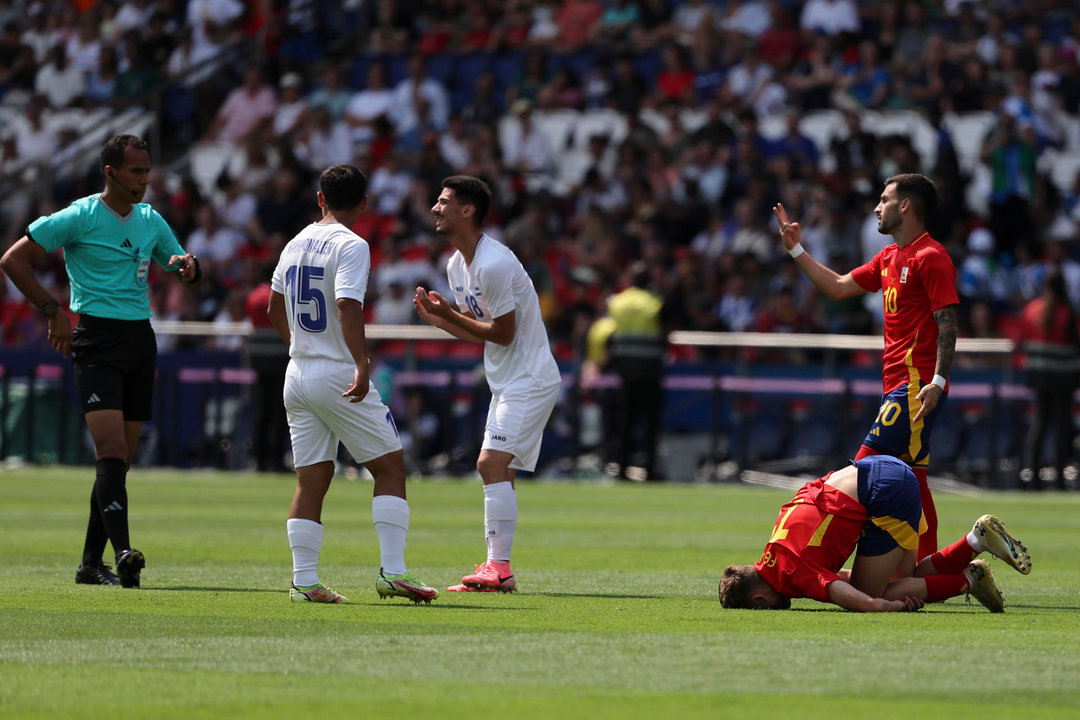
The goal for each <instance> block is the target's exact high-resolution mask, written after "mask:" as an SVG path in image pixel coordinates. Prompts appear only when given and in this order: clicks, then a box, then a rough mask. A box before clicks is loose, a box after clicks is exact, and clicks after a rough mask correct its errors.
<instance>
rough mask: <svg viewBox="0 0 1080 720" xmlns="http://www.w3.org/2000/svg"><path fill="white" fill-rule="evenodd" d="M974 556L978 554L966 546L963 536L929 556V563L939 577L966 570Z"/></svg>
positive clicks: (965, 537)
mask: <svg viewBox="0 0 1080 720" xmlns="http://www.w3.org/2000/svg"><path fill="white" fill-rule="evenodd" d="M976 555H978V553H976V552H975V551H974V550H972V549H971V546H970V545H968V541H967V535H965V536H964V537H962V538H960V539H959V540H957V541H956V542H954V543H953V544H952V545H950V546H948V547H945V548H942V549H940V550H938V551H937V552H936V553H934V554H933V555H931V556H930V562H932V563H933V564H934V569H935V570H937V572H938V574H939V575H951V574H953V573H958V572H960V571H961V570H963V569H964V568H966V567H967V566H968V563H969V562H971V561H972V560H974V559H975V556H976Z"/></svg>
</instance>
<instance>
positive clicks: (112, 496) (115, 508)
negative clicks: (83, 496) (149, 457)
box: [94, 457, 131, 553]
mask: <svg viewBox="0 0 1080 720" xmlns="http://www.w3.org/2000/svg"><path fill="white" fill-rule="evenodd" d="M94 497H95V498H97V503H98V507H99V508H100V509H101V520H102V522H103V523H104V524H105V532H106V533H108V535H109V540H110V541H111V542H112V546H113V551H114V552H116V553H119V552H120V551H121V550H127V549H128V548H130V547H131V540H130V539H129V537H128V509H127V462H125V461H124V460H121V459H120V458H111V457H108V458H101V459H99V460H98V461H97V480H96V481H95V482H94Z"/></svg>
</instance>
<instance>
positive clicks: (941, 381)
mask: <svg viewBox="0 0 1080 720" xmlns="http://www.w3.org/2000/svg"><path fill="white" fill-rule="evenodd" d="M946 382H947V381H946V379H945V378H944V377H942V376H941V375H935V376H934V379H933V380H931V381H930V384H931V385H937V386H938V387H939V388H941V389H942V390H944V389H945V383H946Z"/></svg>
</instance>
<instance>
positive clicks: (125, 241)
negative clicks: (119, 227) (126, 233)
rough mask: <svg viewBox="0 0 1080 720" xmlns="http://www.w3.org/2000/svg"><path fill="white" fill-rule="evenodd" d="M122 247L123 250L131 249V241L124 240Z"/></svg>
mask: <svg viewBox="0 0 1080 720" xmlns="http://www.w3.org/2000/svg"><path fill="white" fill-rule="evenodd" d="M120 247H122V248H129V247H131V241H130V240H128V239H127V238H124V242H122V243H120Z"/></svg>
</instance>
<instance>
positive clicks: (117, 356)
mask: <svg viewBox="0 0 1080 720" xmlns="http://www.w3.org/2000/svg"><path fill="white" fill-rule="evenodd" d="M71 361H72V365H73V366H74V368H75V388H76V389H77V390H78V393H79V402H80V404H81V405H82V411H83V413H84V414H85V413H88V412H93V411H94V410H122V411H123V412H124V420H127V421H133V422H135V421H141V422H146V421H147V420H150V418H151V411H152V409H153V403H154V375H155V373H156V372H157V339H156V338H155V337H154V329H153V328H152V327H150V321H149V320H113V319H110V318H99V317H92V316H90V315H80V316H79V325H78V326H77V327H76V328H75V331H74V333H73V334H72V337H71Z"/></svg>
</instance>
